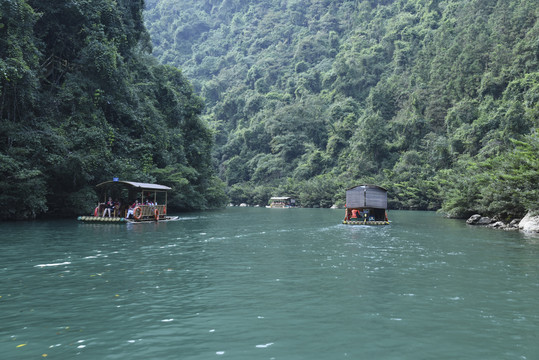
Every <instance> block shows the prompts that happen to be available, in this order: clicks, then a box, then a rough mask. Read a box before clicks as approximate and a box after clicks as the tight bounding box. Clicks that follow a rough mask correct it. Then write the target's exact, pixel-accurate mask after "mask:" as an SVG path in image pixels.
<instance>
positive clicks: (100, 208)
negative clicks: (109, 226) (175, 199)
mask: <svg viewBox="0 0 539 360" xmlns="http://www.w3.org/2000/svg"><path fill="white" fill-rule="evenodd" d="M96 188H97V189H98V191H99V193H100V194H101V195H100V196H102V197H103V202H101V203H99V204H98V205H97V206H96V208H95V209H94V213H93V216H92V215H90V216H79V217H78V218H77V220H79V221H84V222H92V223H140V222H155V221H170V220H177V219H178V216H168V215H167V201H168V195H167V191H169V190H171V188H170V187H168V186H165V185H159V184H149V183H140V182H134V181H120V180H118V179H114V180H113V181H105V182H103V183H101V184H98V185H96ZM107 199H109V201H110V200H111V199H113V200H112V204H111V203H110V202H109V201H107ZM129 204H132V205H129ZM107 215H108V216H107Z"/></svg>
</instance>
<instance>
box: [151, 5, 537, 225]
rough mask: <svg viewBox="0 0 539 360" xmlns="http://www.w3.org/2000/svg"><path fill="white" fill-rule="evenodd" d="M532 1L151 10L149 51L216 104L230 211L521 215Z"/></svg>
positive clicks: (527, 194) (525, 200)
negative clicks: (361, 191)
mask: <svg viewBox="0 0 539 360" xmlns="http://www.w3.org/2000/svg"><path fill="white" fill-rule="evenodd" d="M538 9H539V7H538V6H537V1H534V0H524V1H518V0H508V1H497V0H487V1H485V0H471V1H470V0H448V1H441V0H396V1H391V0H386V1H368V0H360V1H346V0H343V1H331V0H297V1H277V0H274V1H256V0H250V1H249V0H206V1H195V0H185V1H175V0H162V1H156V0H150V1H147V8H146V12H145V19H146V24H147V27H148V29H149V32H150V34H151V37H152V42H153V44H154V55H155V56H157V57H158V58H159V60H160V61H161V62H163V63H167V64H174V65H176V66H178V67H180V68H181V69H182V70H183V71H184V74H185V75H186V76H187V77H188V78H189V79H190V80H191V81H192V82H193V84H194V86H195V90H196V91H197V92H199V93H200V95H201V96H202V97H203V99H204V101H205V102H206V104H207V108H206V113H205V118H206V119H208V120H209V121H210V122H211V124H212V125H213V127H214V128H215V130H216V142H217V147H216V149H215V151H214V157H215V159H216V161H217V162H218V164H219V171H220V176H221V177H222V178H223V179H224V180H225V181H226V182H227V184H228V186H229V195H230V196H231V198H232V200H233V202H236V203H239V202H248V203H251V204H255V203H258V204H260V205H263V204H265V203H266V201H267V199H268V197H269V196H271V195H277V194H286V195H291V196H296V197H298V198H299V199H300V201H301V203H302V204H303V205H304V206H329V205H331V204H333V203H335V202H342V197H343V195H344V191H343V189H344V188H346V187H348V186H351V185H353V184H357V183H365V182H367V183H376V184H379V185H382V186H385V187H387V188H388V189H389V190H390V194H391V197H392V200H391V203H392V206H393V207H397V208H411V209H439V208H440V207H443V208H444V210H445V211H446V212H447V213H449V214H450V215H453V216H466V215H468V214H469V213H470V212H472V211H481V212H484V213H490V214H499V215H502V216H504V217H513V216H520V215H521V214H522V213H523V212H524V211H525V209H526V208H532V207H536V206H537V203H538V202H539V201H538V200H539V191H538V190H537V189H536V185H534V184H537V183H538V180H539V178H538V173H539V167H538V163H539V161H538V158H537V153H538V152H537V151H536V150H537V149H538V147H539V140H538V138H537V136H538V135H537V129H538V127H539V120H538V113H539V105H538V104H539V102H538V101H537V100H538V97H539V68H538V61H539V47H538V45H537V44H538V43H537V41H538V39H539V25H538V24H537V16H538V14H539V13H538V12H539V10H538Z"/></svg>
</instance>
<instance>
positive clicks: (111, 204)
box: [103, 197, 114, 217]
mask: <svg viewBox="0 0 539 360" xmlns="http://www.w3.org/2000/svg"><path fill="white" fill-rule="evenodd" d="M113 209H114V201H112V198H111V197H109V201H107V202H106V203H105V209H104V210H103V217H105V214H107V213H108V214H109V217H111V216H112V215H111V212H112V210H113Z"/></svg>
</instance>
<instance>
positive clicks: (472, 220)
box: [466, 214, 481, 225]
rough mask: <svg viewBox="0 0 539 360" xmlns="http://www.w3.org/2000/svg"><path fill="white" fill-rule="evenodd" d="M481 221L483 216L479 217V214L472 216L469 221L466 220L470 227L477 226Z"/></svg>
mask: <svg viewBox="0 0 539 360" xmlns="http://www.w3.org/2000/svg"><path fill="white" fill-rule="evenodd" d="M479 219H481V215H479V214H475V215H472V216H470V218H469V219H468V220H466V224H468V225H477V222H478V221H479Z"/></svg>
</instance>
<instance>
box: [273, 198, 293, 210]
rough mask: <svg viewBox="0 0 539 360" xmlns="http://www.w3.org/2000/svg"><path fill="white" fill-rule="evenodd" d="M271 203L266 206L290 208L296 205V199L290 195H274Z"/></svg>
mask: <svg viewBox="0 0 539 360" xmlns="http://www.w3.org/2000/svg"><path fill="white" fill-rule="evenodd" d="M269 203H270V204H269V205H267V206H266V207H267V208H272V209H289V208H292V207H295V206H296V200H295V199H293V198H291V197H290V196H274V197H272V198H270V200H269Z"/></svg>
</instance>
